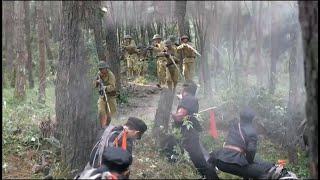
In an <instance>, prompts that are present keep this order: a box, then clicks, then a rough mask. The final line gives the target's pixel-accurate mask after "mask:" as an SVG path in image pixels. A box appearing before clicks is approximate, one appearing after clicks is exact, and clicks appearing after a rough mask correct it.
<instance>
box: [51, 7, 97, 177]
mask: <svg viewBox="0 0 320 180" xmlns="http://www.w3.org/2000/svg"><path fill="white" fill-rule="evenodd" d="M83 6H84V5H83V2H81V1H63V2H62V21H61V22H62V23H61V26H62V27H61V34H60V37H61V41H60V47H59V61H58V67H57V84H56V89H55V92H56V104H55V107H56V118H57V124H58V138H59V140H60V142H61V144H62V150H61V156H62V162H63V163H64V164H67V165H68V166H69V167H70V168H71V169H77V170H78V171H77V172H79V170H81V169H83V167H84V166H85V164H86V163H87V162H88V157H89V153H90V150H91V148H92V146H93V141H94V139H95V137H96V129H95V128H96V127H97V123H96V122H95V120H93V119H94V117H95V115H94V114H95V113H94V112H93V111H92V110H93V107H94V104H95V103H94V102H93V101H92V100H93V98H92V97H93V89H92V82H91V80H90V79H89V78H88V75H87V74H88V70H89V62H88V61H87V57H86V54H85V52H86V51H85V47H84V39H83V33H82V30H81V26H80V23H81V20H82V15H83V11H84V10H83V9H84V8H83ZM90 107H92V108H90Z"/></svg>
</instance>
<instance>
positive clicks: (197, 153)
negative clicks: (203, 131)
mask: <svg viewBox="0 0 320 180" xmlns="http://www.w3.org/2000/svg"><path fill="white" fill-rule="evenodd" d="M183 134H184V137H183V141H182V145H183V148H184V149H185V150H186V151H187V152H188V153H189V156H190V159H191V161H192V163H193V164H194V166H195V167H196V168H197V170H198V172H199V173H200V174H201V175H202V176H204V177H205V178H206V179H219V177H218V176H217V173H216V171H215V167H214V166H212V165H209V164H208V163H207V161H206V160H205V158H204V155H203V153H202V150H201V147H200V143H199V134H198V132H197V131H196V130H195V129H193V128H191V129H189V130H187V131H185V132H184V133H183Z"/></svg>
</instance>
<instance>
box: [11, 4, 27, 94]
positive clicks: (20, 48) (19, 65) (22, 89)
mask: <svg viewBox="0 0 320 180" xmlns="http://www.w3.org/2000/svg"><path fill="white" fill-rule="evenodd" d="M23 3H24V2H23V1H19V2H17V14H16V17H17V37H16V45H17V53H18V58H17V61H16V64H15V66H16V82H15V93H14V96H15V98H17V99H20V100H23V99H25V96H26V69H25V67H26V62H27V59H28V53H27V50H26V47H25V44H26V43H25V39H24V36H25V32H24V28H25V27H24V18H25V13H24V6H23Z"/></svg>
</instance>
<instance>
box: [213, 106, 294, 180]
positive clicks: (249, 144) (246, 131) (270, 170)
mask: <svg viewBox="0 0 320 180" xmlns="http://www.w3.org/2000/svg"><path fill="white" fill-rule="evenodd" d="M254 117H255V112H254V111H253V110H252V109H251V108H250V107H245V108H244V109H242V110H241V112H240V121H239V120H238V119H234V120H232V121H231V124H230V126H229V133H228V137H227V139H226V142H225V143H224V144H223V149H221V150H219V151H217V152H216V153H212V154H211V155H212V158H210V159H209V160H208V162H210V163H213V164H215V165H216V166H217V167H218V168H219V169H220V170H221V171H223V172H227V173H230V174H234V175H237V176H241V177H243V178H254V179H257V178H261V179H266V178H267V179H271V178H272V179H279V178H281V177H288V176H291V175H293V174H292V173H291V172H288V171H287V170H286V169H285V168H283V167H282V166H279V165H274V164H273V163H269V162H263V161H259V162H256V161H254V157H255V154H256V150H257V142H258V135H257V132H256V130H255V128H254V127H253V125H252V120H253V118H254ZM291 177H292V178H293V179H294V176H291Z"/></svg>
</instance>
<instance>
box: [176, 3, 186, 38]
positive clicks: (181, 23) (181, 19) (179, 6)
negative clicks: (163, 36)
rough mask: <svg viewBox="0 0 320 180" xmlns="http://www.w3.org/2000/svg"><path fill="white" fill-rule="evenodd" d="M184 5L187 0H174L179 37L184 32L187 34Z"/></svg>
mask: <svg viewBox="0 0 320 180" xmlns="http://www.w3.org/2000/svg"><path fill="white" fill-rule="evenodd" d="M186 6H187V1H175V12H176V14H175V16H176V18H177V21H178V30H179V37H181V36H182V35H184V34H187V30H186V22H185V21H186V20H185V16H186Z"/></svg>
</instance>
